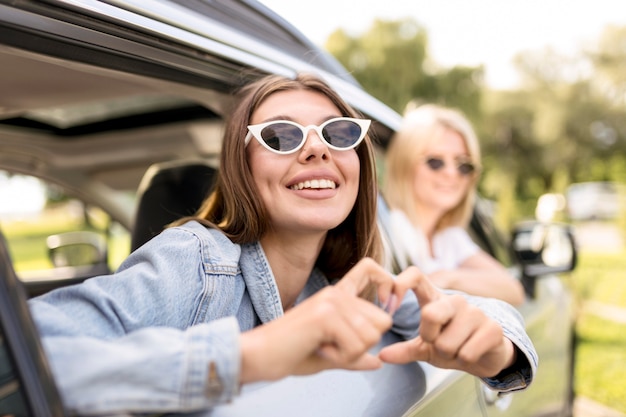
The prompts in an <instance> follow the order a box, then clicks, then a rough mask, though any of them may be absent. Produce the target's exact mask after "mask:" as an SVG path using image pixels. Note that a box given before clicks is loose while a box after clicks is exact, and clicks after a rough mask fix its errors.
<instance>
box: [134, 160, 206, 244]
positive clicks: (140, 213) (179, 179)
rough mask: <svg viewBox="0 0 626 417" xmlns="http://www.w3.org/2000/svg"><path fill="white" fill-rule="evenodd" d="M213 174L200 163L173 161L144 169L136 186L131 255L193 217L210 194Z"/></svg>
mask: <svg viewBox="0 0 626 417" xmlns="http://www.w3.org/2000/svg"><path fill="white" fill-rule="evenodd" d="M216 174H217V170H216V169H215V168H213V167H212V166H210V165H208V163H207V162H204V161H174V162H166V163H159V164H155V165H152V166H151V167H150V168H148V170H147V171H146V173H145V175H144V177H143V179H142V180H141V184H140V185H139V190H138V195H137V198H138V200H139V201H138V204H137V211H136V213H135V223H134V226H133V231H132V237H131V251H134V250H135V249H137V248H138V247H139V246H141V245H143V244H144V243H146V242H147V241H148V240H150V239H151V238H152V237H154V236H155V235H157V234H159V233H160V232H161V231H162V230H163V228H164V226H165V225H167V224H169V223H171V222H173V221H174V220H177V219H179V218H181V217H185V216H189V215H192V214H194V213H195V212H196V210H198V209H199V208H200V205H201V204H202V201H203V200H204V199H205V197H206V196H207V195H208V194H209V192H210V191H211V189H212V187H213V184H214V183H215V178H216Z"/></svg>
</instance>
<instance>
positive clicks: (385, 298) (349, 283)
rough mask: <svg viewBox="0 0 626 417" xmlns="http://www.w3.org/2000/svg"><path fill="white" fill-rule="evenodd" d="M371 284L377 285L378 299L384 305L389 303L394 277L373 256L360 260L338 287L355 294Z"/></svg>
mask: <svg viewBox="0 0 626 417" xmlns="http://www.w3.org/2000/svg"><path fill="white" fill-rule="evenodd" d="M369 284H374V285H376V287H377V294H378V300H379V301H380V303H381V304H382V305H387V304H389V301H390V296H391V293H392V289H393V287H394V280H393V277H392V276H391V274H390V273H389V272H387V271H386V270H385V269H384V268H383V267H382V266H381V265H379V264H378V263H376V262H375V261H374V260H373V259H371V258H364V259H362V260H360V261H359V262H358V263H357V264H356V265H355V266H354V267H352V269H350V271H348V273H347V274H346V275H345V276H344V277H343V278H342V279H341V280H340V281H339V282H338V283H337V285H336V287H338V288H341V289H342V290H344V291H347V292H349V293H350V294H353V295H358V294H360V293H361V292H362V291H363V290H364V289H365V288H366V287H367V286H368V285H369Z"/></svg>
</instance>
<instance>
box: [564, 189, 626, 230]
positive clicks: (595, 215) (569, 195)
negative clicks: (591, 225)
mask: <svg viewBox="0 0 626 417" xmlns="http://www.w3.org/2000/svg"><path fill="white" fill-rule="evenodd" d="M565 199H566V203H567V204H566V208H567V215H568V217H569V219H570V220H572V221H585V220H615V219H617V218H619V216H620V214H621V213H622V212H623V210H622V209H623V207H624V205H625V204H626V190H625V189H624V186H622V185H621V184H619V183H615V182H608V181H597V182H578V183H574V184H571V185H570V186H569V187H567V190H566V191H565Z"/></svg>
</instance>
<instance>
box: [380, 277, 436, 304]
mask: <svg viewBox="0 0 626 417" xmlns="http://www.w3.org/2000/svg"><path fill="white" fill-rule="evenodd" d="M424 280H427V278H426V276H425V275H424V274H423V273H422V271H421V270H420V269H419V268H417V267H415V266H411V267H409V268H407V269H405V270H404V271H402V272H401V273H400V274H398V275H397V276H396V279H395V285H394V287H393V294H392V296H391V297H390V303H389V305H388V306H387V308H386V310H387V311H389V313H390V314H393V313H394V312H395V310H396V309H397V308H398V306H399V304H400V303H401V302H402V300H403V299H404V295H405V293H406V292H407V291H408V290H409V289H412V290H415V289H417V288H418V287H420V286H421V285H423V283H422V281H424ZM427 284H428V283H427ZM424 291H428V290H422V292H424ZM431 298H436V295H432V296H431ZM424 302H425V303H426V301H424Z"/></svg>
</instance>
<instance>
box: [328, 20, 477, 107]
mask: <svg viewBox="0 0 626 417" xmlns="http://www.w3.org/2000/svg"><path fill="white" fill-rule="evenodd" d="M325 48H326V49H327V50H328V51H329V52H330V53H332V54H333V55H334V56H335V57H336V58H337V59H338V60H339V62H341V63H342V64H343V65H344V66H345V67H346V68H347V69H348V70H349V71H350V72H351V74H352V75H353V76H354V78H356V79H357V81H359V83H361V85H362V86H363V87H364V88H365V89H366V90H367V91H368V92H370V93H371V94H372V95H374V96H375V97H377V98H378V99H379V100H381V101H382V102H384V103H386V104H387V105H389V106H390V107H392V108H393V109H395V110H397V111H398V112H400V113H402V112H404V109H405V107H406V105H407V104H408V103H409V102H418V103H419V102H434V103H440V104H444V105H448V106H452V107H458V108H460V109H461V110H463V111H464V112H466V114H468V116H469V117H470V118H471V119H477V118H479V116H480V111H479V108H480V94H481V90H482V80H483V69H482V68H481V67H478V68H472V67H461V66H459V67H455V68H452V69H451V70H442V69H437V68H436V65H435V64H434V63H433V62H431V61H430V60H429V58H428V35H427V33H426V30H425V29H424V28H423V27H421V26H420V25H419V24H418V23H417V22H416V21H415V20H413V19H402V20H396V21H383V20H375V21H374V22H373V24H372V26H371V27H370V29H369V30H368V31H367V32H366V33H364V34H362V35H360V36H350V35H348V34H347V33H346V32H345V31H344V30H342V29H338V30H336V31H335V32H334V33H333V34H331V36H330V37H329V38H328V40H327V42H326V45H325Z"/></svg>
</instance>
